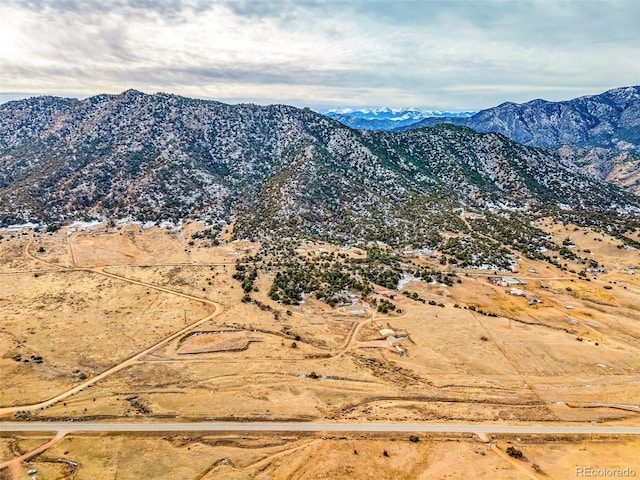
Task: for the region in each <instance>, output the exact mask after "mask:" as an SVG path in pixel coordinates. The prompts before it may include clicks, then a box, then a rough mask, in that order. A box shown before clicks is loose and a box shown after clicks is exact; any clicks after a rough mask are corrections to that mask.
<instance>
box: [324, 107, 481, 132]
mask: <svg viewBox="0 0 640 480" xmlns="http://www.w3.org/2000/svg"><path fill="white" fill-rule="evenodd" d="M318 113H322V114H323V115H326V116H328V117H330V118H333V119H334V120H338V121H339V122H340V123H342V124H344V125H347V126H349V127H351V128H357V129H359V130H395V129H398V128H403V127H410V126H411V125H415V124H416V123H418V122H420V121H421V120H424V119H426V118H439V117H444V118H465V117H470V116H471V115H473V114H474V113H475V112H441V111H433V110H421V109H418V108H388V107H382V108H360V109H352V108H337V109H324V110H318Z"/></svg>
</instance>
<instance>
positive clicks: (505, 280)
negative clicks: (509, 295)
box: [497, 277, 524, 287]
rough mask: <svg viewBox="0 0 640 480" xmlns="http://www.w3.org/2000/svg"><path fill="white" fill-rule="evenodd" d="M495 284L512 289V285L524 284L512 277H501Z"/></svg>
mask: <svg viewBox="0 0 640 480" xmlns="http://www.w3.org/2000/svg"><path fill="white" fill-rule="evenodd" d="M497 284H498V285H499V286H501V287H512V286H513V285H524V282H523V281H522V280H518V279H517V278H513V277H502V278H499V279H498V281H497Z"/></svg>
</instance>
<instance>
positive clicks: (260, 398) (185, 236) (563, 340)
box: [0, 221, 640, 478]
mask: <svg viewBox="0 0 640 480" xmlns="http://www.w3.org/2000/svg"><path fill="white" fill-rule="evenodd" d="M539 226H540V227H541V228H543V229H545V230H547V231H549V232H550V233H552V234H553V236H554V241H555V242H556V243H558V244H561V243H562V241H563V240H564V239H566V238H567V237H568V238H569V239H570V240H571V241H572V242H573V244H575V251H576V252H578V253H579V254H580V255H581V256H589V258H593V259H595V260H597V262H598V264H599V265H600V266H601V267H602V268H603V269H604V271H603V272H594V273H589V274H588V276H587V278H588V280H586V279H581V278H579V277H578V275H577V274H575V273H571V272H570V270H574V271H576V272H577V271H579V270H581V269H582V268H584V265H582V264H581V263H579V262H576V261H571V260H567V261H566V263H567V269H568V270H569V271H561V270H560V269H558V268H556V267H554V266H551V265H549V264H547V263H544V262H541V261H531V260H526V259H523V258H519V259H518V260H517V261H518V269H519V272H518V273H511V274H510V273H506V274H500V273H498V274H497V275H494V274H493V272H488V271H478V270H456V272H457V274H458V277H457V278H459V279H460V283H454V284H453V286H451V287H447V286H444V285H439V284H428V283H425V282H420V281H409V282H408V283H406V284H405V285H404V286H403V289H404V290H406V291H409V292H415V293H416V294H417V295H418V296H419V297H420V298H421V299H423V300H424V302H420V301H416V300H413V299H411V298H408V297H406V296H404V295H402V294H399V293H398V292H392V291H388V290H386V289H378V291H377V293H375V294H374V295H373V297H375V298H378V299H390V300H391V301H393V303H394V304H395V305H397V307H398V308H399V309H400V310H401V311H402V313H390V314H388V315H387V314H382V313H379V312H376V311H375V308H373V309H372V308H369V306H360V305H356V306H355V307H354V308H351V309H349V308H331V307H329V306H328V305H326V304H324V303H321V302H320V301H318V300H316V299H312V298H306V299H305V301H304V302H303V303H302V304H300V305H298V306H285V305H281V304H279V303H276V302H274V301H272V300H271V299H270V298H269V296H268V291H269V288H270V285H271V281H272V278H273V274H272V273H269V274H267V273H260V275H259V276H258V279H257V280H256V282H255V287H256V288H255V289H254V290H256V291H253V292H252V298H253V299H254V300H255V302H254V303H242V302H241V298H242V296H243V294H244V292H243V290H242V286H241V284H240V283H239V282H238V281H237V280H234V279H233V278H232V275H233V274H234V273H235V262H236V260H238V259H240V260H242V259H244V258H245V257H246V256H247V255H253V254H254V253H255V252H258V251H259V249H260V245H258V244H255V243H249V242H233V243H229V244H226V243H225V244H223V245H220V246H216V247H214V246H211V245H208V244H207V243H206V242H205V241H202V240H198V241H196V242H193V241H192V240H191V234H193V233H194V232H195V231H197V230H198V228H201V226H198V225H189V226H186V227H184V228H183V229H176V230H167V229H159V228H151V229H142V228H140V227H138V226H135V225H134V226H121V227H119V229H118V228H112V229H107V228H105V227H102V226H99V227H94V228H93V230H87V231H85V230H83V229H82V228H78V229H76V230H75V231H71V230H69V229H62V230H61V231H59V232H56V233H55V234H53V235H49V234H39V233H34V232H32V231H28V230H25V231H24V232H12V233H11V234H3V236H4V239H3V240H1V241H0V317H1V318H0V378H2V387H3V388H2V389H1V390H0V417H2V420H5V421H9V420H12V419H31V420H54V419H55V420H65V419H76V420H77V419H86V420H90V419H94V420H100V419H115V420H122V421H126V420H127V419H133V418H135V419H137V420H138V421H139V420H140V419H143V420H144V421H150V422H152V421H160V420H163V419H174V420H175V419H179V420H190V421H202V420H211V419H215V420H219V421H222V420H225V421H337V422H340V421H343V422H347V421H348V422H357V421H375V422H424V421H440V422H442V421H458V422H474V421H475V422H477V421H485V422H489V421H491V422H505V423H509V422H511V423H513V422H525V423H527V422H535V423H548V424H563V423H567V424H584V423H589V422H598V423H603V424H612V425H634V426H637V425H639V424H640V421H639V418H640V402H639V401H638V399H639V398H640V342H639V341H638V340H640V272H639V273H638V274H635V275H631V274H629V267H632V266H638V265H639V264H640V255H639V252H638V251H636V250H630V249H624V248H618V244H619V242H618V241H617V240H615V239H613V238H610V237H607V236H605V235H602V234H596V233H594V232H592V231H589V230H588V229H584V228H582V229H577V228H576V227H574V226H571V225H569V226H563V225H559V224H552V223H551V222H549V221H546V222H541V223H540V225H539ZM318 248H323V249H324V250H327V251H330V250H331V251H336V252H339V251H340V249H339V247H337V248H336V247H332V246H330V245H321V246H320V247H318V246H317V245H303V247H301V250H300V252H299V253H302V254H306V253H307V252H309V251H311V250H313V249H315V250H317V249H318ZM349 255H353V256H360V255H362V253H361V252H360V251H359V250H357V249H351V250H350V252H349ZM406 261H407V262H414V263H415V264H416V265H422V266H425V267H428V268H434V269H435V268H440V267H439V264H438V261H437V258H436V257H429V256H424V257H414V258H411V259H407V260H406ZM446 268H447V269H451V268H452V267H451V266H450V265H449V266H447V267H446ZM501 275H508V276H510V277H517V278H518V279H520V280H522V281H523V282H525V283H524V284H523V285H520V286H518V288H520V289H522V290H523V291H524V292H525V294H526V295H527V298H523V297H519V296H514V295H510V294H508V293H507V291H508V290H509V288H507V287H502V286H498V285H497V284H495V282H490V281H489V279H490V278H491V277H496V276H501ZM605 287H607V288H605ZM392 295H393V297H394V298H391V296H392ZM533 297H536V298H538V299H540V302H541V303H537V302H535V303H533V304H529V303H528V301H527V299H531V298H533ZM429 302H431V303H435V305H431V304H429ZM567 307H570V308H567ZM381 331H382V332H385V331H387V333H382V332H381ZM388 332H392V334H390V333H388ZM205 437H207V438H208V440H206V441H205V440H202V441H200V440H197V441H195V440H194V441H193V442H192V441H191V440H189V439H187V438H184V439H182V440H179V441H178V440H175V438H174V439H172V440H162V439H160V438H158V437H157V436H153V435H150V436H138V437H132V438H127V437H126V436H125V435H103V436H99V437H95V436H94V437H90V436H86V437H84V436H81V435H78V436H72V437H69V438H65V439H63V440H61V441H60V442H58V443H57V444H56V445H55V446H54V447H52V448H50V449H48V450H47V451H46V458H53V457H54V456H55V455H62V453H60V452H58V450H59V449H62V452H64V450H68V451H70V452H73V455H75V456H76V458H82V459H83V460H82V464H83V465H84V466H83V467H82V469H78V472H76V474H77V475H78V476H77V478H90V477H92V476H93V478H105V475H106V476H107V477H108V475H113V471H114V470H113V469H114V468H115V469H116V470H118V471H119V472H121V473H118V478H134V477H136V476H147V477H153V478H214V477H215V478H246V477H247V475H248V476H257V478H259V475H263V476H264V478H334V477H335V478H339V476H340V475H342V476H343V477H344V476H347V477H348V476H350V475H352V476H353V475H355V473H354V472H356V471H357V472H358V478H370V476H373V475H374V474H375V473H376V472H378V473H380V472H384V473H383V474H382V475H378V477H379V478H420V476H419V475H424V477H423V478H439V476H442V477H443V478H444V477H445V476H446V475H449V476H448V477H447V478H474V477H473V476H466V477H465V476H463V475H462V474H461V475H460V476H457V477H456V476H451V475H453V473H452V472H451V471H449V472H446V471H445V470H443V469H440V467H442V468H444V466H445V465H446V464H447V463H448V464H449V467H450V466H451V464H455V463H456V460H455V458H456V456H459V457H460V458H465V459H467V461H468V465H469V470H468V471H466V473H467V474H468V475H470V472H472V471H475V469H477V471H478V472H483V473H478V474H477V478H483V475H484V476H487V475H489V476H491V473H490V472H493V475H494V476H493V478H526V477H522V476H518V475H520V474H521V473H522V472H521V468H520V467H519V466H518V464H514V463H513V461H512V460H510V459H509V458H505V456H504V455H500V454H499V452H493V453H491V455H485V456H481V455H479V454H478V453H477V452H476V449H477V448H481V447H478V446H477V445H475V444H473V442H469V441H467V440H465V441H463V442H457V441H455V440H452V439H451V438H448V439H447V440H446V442H445V443H442V442H440V441H439V440H438V441H436V440H432V439H431V440H426V441H424V442H420V443H419V444H413V443H410V442H407V441H406V439H401V440H400V439H396V440H394V442H392V444H393V445H395V446H397V451H395V450H393V448H394V447H393V446H391V447H389V448H388V450H389V453H390V454H391V455H390V457H388V458H387V457H380V458H378V455H377V454H376V453H374V452H377V450H379V449H380V448H381V446H382V445H383V443H384V442H385V441H386V440H385V439H373V438H367V439H365V440H362V439H359V438H355V437H354V438H351V437H350V438H348V439H346V440H340V439H331V440H328V439H324V440H323V439H322V437H320V436H317V435H310V436H308V437H307V436H293V437H292V438H290V439H285V438H284V437H277V436H271V437H270V436H269V435H266V436H257V437H256V439H253V440H251V441H252V442H254V443H250V444H247V445H248V446H247V445H245V444H243V443H242V442H243V441H245V439H243V438H236V437H234V439H233V440H229V439H227V440H223V439H221V437H220V436H216V435H212V436H210V438H209V436H207V435H205ZM176 438H178V437H176ZM26 441H27V440H24V439H23V440H21V442H26ZM44 441H46V439H45V440H43V442H41V443H44ZM581 441H582V440H577V439H572V440H571V441H567V442H566V443H562V445H563V446H562V447H558V449H556V450H553V448H552V446H546V444H545V442H542V441H541V442H540V444H535V442H534V443H533V444H532V445H531V446H530V445H528V446H527V448H531V452H532V453H531V455H532V457H531V458H532V459H533V458H534V457H533V452H537V453H536V455H537V456H536V457H535V460H531V461H529V463H528V465H529V466H530V464H531V463H532V462H533V463H537V464H538V465H540V466H541V468H542V470H543V471H544V472H546V473H547V474H548V475H549V476H550V478H571V477H565V476H563V474H562V472H563V470H557V469H556V470H554V468H555V467H552V466H551V463H552V462H551V460H548V461H547V460H545V459H551V458H555V457H554V455H555V456H562V455H572V456H573V455H575V456H577V457H576V458H578V457H580V455H583V453H581V452H584V450H581V448H591V449H593V451H591V450H589V452H590V454H592V455H593V456H594V457H593V458H602V461H603V462H604V460H606V457H605V456H604V453H603V452H604V444H601V443H597V442H596V443H593V444H591V443H589V444H584V445H583V444H582V443H580V442H581ZM11 442H12V441H8V440H5V439H3V440H2V441H1V442H0V453H2V459H7V456H9V457H10V456H11V455H13V454H15V453H16V452H18V451H24V450H25V448H26V447H20V448H16V446H15V445H16V444H15V442H14V443H11ZM91 442H93V443H91ZM181 442H184V443H181ZM221 442H222V443H221ZM225 442H226V443H225ZM261 442H262V443H261ZM265 442H266V443H265ZM381 442H382V443H381ZM620 442H622V443H620ZM620 442H619V441H618V440H616V441H615V445H617V447H616V448H618V449H619V452H620V453H619V456H620V459H624V458H625V455H627V454H631V453H632V452H636V453H637V447H635V444H631V443H629V442H626V443H625V442H623V441H620ZM36 443H37V442H36ZM90 444H91V445H93V446H91V445H90ZM178 444H180V446H176V445H178ZM223 444H224V445H227V444H228V445H234V446H233V447H228V446H224V448H226V449H228V451H227V450H224V448H223V447H221V445H223ZM25 445H26V444H25ZM184 445H187V446H190V447H192V448H193V449H194V451H201V454H202V455H203V458H202V459H201V460H198V461H195V460H193V459H192V458H191V457H190V455H192V453H194V452H191V451H190V450H188V449H187V450H185V448H183V446H184ZM237 445H242V446H237ZM251 445H253V446H251ZM265 445H266V446H265ZM360 445H363V446H360ZM536 445H537V446H536ZM554 445H556V444H555V443H554ZM585 445H586V447H585ZM153 448H157V449H158V450H157V452H158V453H156V454H154V455H157V456H158V458H159V460H158V462H156V463H154V462H151V461H149V463H148V464H147V465H146V466H145V464H144V462H141V463H136V462H134V461H132V459H131V456H132V455H133V456H137V455H143V453H144V452H145V451H147V450H149V451H150V450H153ZM220 448H223V450H224V452H226V453H220V455H222V456H220V457H217V456H216V455H218V453H215V452H221V451H222V450H220ZM484 448H486V446H485V447H484ZM354 449H357V450H358V451H359V455H358V456H357V457H356V458H357V460H358V462H360V463H359V464H358V466H357V469H356V470H352V469H353V468H356V467H354V465H355V464H354V463H353V460H354V459H353V458H352V457H355V455H354V454H353V450H354ZM383 449H384V447H383ZM563 449H564V450H563ZM634 449H635V450H634ZM164 450H166V452H164V453H165V454H164V456H163V454H162V453H161V452H163V451H164ZM116 451H118V452H120V453H117V454H116V453H114V452H116ZM12 452H13V453H12ZM101 452H102V453H101ZM135 452H139V453H135ZM360 452H362V453H364V455H362V454H361V453H360ZM554 452H555V453H554ZM561 452H566V453H565V454H563V453H561ZM494 453H495V455H494ZM109 454H110V455H111V456H109ZM584 455H586V454H584ZM584 455H583V457H584ZM598 455H601V457H598ZM634 455H636V454H635V453H634ZM305 456H310V457H312V458H315V460H314V462H312V463H311V464H309V465H302V463H300V462H296V461H293V460H292V459H293V458H301V459H302V458H304V457H305ZM160 457H162V459H160ZM414 457H415V459H416V460H415V461H414V460H410V459H411V458H414ZM467 457H468V458H467ZM476 457H477V458H476ZM583 457H580V458H583ZM41 458H45V455H43V456H41V457H39V459H41ZM140 458H142V457H140ZM224 458H229V459H230V460H229V461H228V462H227V461H226V460H225V461H221V462H218V460H220V459H224ZM399 458H405V459H406V461H404V463H402V462H400V460H398V459H399ZM584 458H586V457H584ZM630 458H631V457H630ZM634 458H638V455H636V456H635V457H634ZM211 459H213V460H211ZM216 459H217V460H216ZM329 459H331V460H329ZM425 459H428V460H425ZM527 459H529V454H528V453H527ZM74 461H75V460H74ZM165 461H166V462H170V461H171V462H173V463H175V468H176V469H178V470H173V473H174V475H173V476H170V475H169V473H167V476H166V477H162V476H161V475H160V474H158V475H159V476H156V475H154V474H150V473H147V474H144V473H143V472H144V470H145V469H149V468H156V467H157V468H158V471H159V472H160V471H162V472H169V471H171V470H169V469H168V467H167V468H165V469H163V468H161V465H164V463H163V462H165ZM527 461H528V460H527ZM621 461H622V460H621ZM216 462H218V463H216ZM385 462H386V463H385ZM412 462H413V464H415V469H413V470H412V469H411V468H413V467H411V468H409V466H408V465H409V464H411V463H412ZM425 462H426V463H425ZM545 462H546V463H545ZM45 463H47V462H45ZM49 463H51V462H49ZM574 463H575V462H574ZM592 463H593V462H592ZM151 464H153V467H150V466H149V465H151ZM214 464H215V465H214ZM525 464H526V462H525ZM576 464H577V463H576ZM620 464H622V463H620ZM65 465H66V464H64V465H60V464H59V462H53V463H52V464H51V465H48V464H47V465H44V464H43V465H41V467H39V468H42V471H43V472H45V471H46V472H48V473H47V474H46V476H44V477H43V478H65V477H64V475H67V473H65V472H68V467H69V466H68V465H66V466H65ZM296 465H297V467H296ZM437 465H440V467H436V466H437ZM560 465H562V462H561V463H560ZM567 465H569V464H567ZM567 465H565V466H564V467H562V466H561V467H558V468H569V467H568V466H567ZM571 465H573V464H571ZM610 465H611V462H609V463H606V462H605V463H603V466H610ZM294 467H295V468H294ZM47 468H51V470H47ZM180 468H184V469H185V470H179V469H180ZM296 468H298V469H302V470H296ZM527 468H529V467H527ZM571 468H573V466H572V467H571ZM126 469H129V470H126ZM252 469H255V470H252ZM336 469H337V470H336ZM380 469H382V470H380ZM81 470H82V473H79V472H80V471H81ZM334 470H335V471H334ZM529 470H531V469H530V468H529ZM105 472H107V473H105ZM109 472H111V473H109ZM323 472H324V473H323ZM332 472H333V473H332ZM421 472H422V473H421ZM425 472H426V473H425ZM554 472H555V473H554ZM163 474H164V473H163ZM254 474H255V475H254ZM534 474H535V472H534ZM1 475H5V476H6V475H8V473H7V470H6V469H5V470H1V471H0V478H2V477H1ZM322 475H325V476H322ZM332 475H333V477H332ZM368 475H369V476H368ZM385 475H387V477H385ZM456 475H457V473H456ZM527 475H529V473H527ZM554 475H555V476H554ZM533 478H537V477H533Z"/></svg>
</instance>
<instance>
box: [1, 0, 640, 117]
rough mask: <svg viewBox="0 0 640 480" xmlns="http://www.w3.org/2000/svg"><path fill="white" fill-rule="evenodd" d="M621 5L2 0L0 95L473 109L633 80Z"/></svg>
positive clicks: (630, 31) (635, 39)
mask: <svg viewBox="0 0 640 480" xmlns="http://www.w3.org/2000/svg"><path fill="white" fill-rule="evenodd" d="M637 18H640V4H639V3H636V2H633V1H631V0H629V1H627V2H624V1H610V2H605V1H599V2H586V1H577V0H576V1H557V2H551V1H527V2H525V1H518V2H513V1H511V2H507V1H474V2H466V1H455V2H441V1H400V2H398V1H361V2H355V1H353V2H339V3H338V2H333V1H316V2H286V1H277V2H267V1H253V0H251V1H245V2H241V1H232V2H218V3H210V2H198V1H191V2H179V1H171V0H167V1H159V2H158V1H145V0H130V1H124V0H118V1H111V2H109V1H103V2H90V1H89V2H75V1H73V0H59V1H47V0H39V1H37V0H36V1H9V2H5V3H3V4H2V5H0V41H1V42H2V45H3V48H2V49H0V94H2V93H5V94H7V93H10V92H28V93H54V94H68V95H72V94H73V95H77V94H84V95H89V94H95V93H101V92H112V93H114V92H119V91H122V90H125V89H127V88H137V89H140V90H143V91H146V92H154V91H160V90H161V91H169V92H172V93H178V94H183V95H189V96H199V97H211V98H216V99H219V100H223V101H255V102H260V103H264V102H281V103H293V104H296V105H311V106H319V105H353V106H355V105H395V106H401V105H406V106H421V107H427V108H440V109H478V108H484V107H489V106H492V105H495V104H497V103H501V102H502V101H505V100H512V101H526V100H530V99H532V98H536V97H544V98H548V99H551V100H559V99H564V98H572V97H574V96H577V95H582V94H587V93H598V92H599V91H601V90H604V89H606V88H611V87H615V86H620V85H629V84H636V83H639V82H638V78H640V64H639V63H638V62H636V61H635V57H636V56H637V48H638V46H639V45H640V30H638V29H637V28H636V27H635V25H634V22H635V19H637Z"/></svg>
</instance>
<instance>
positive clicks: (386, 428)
mask: <svg viewBox="0 0 640 480" xmlns="http://www.w3.org/2000/svg"><path fill="white" fill-rule="evenodd" d="M0 432H64V433H67V434H68V433H79V432H391V433H421V432H442V433H476V434H486V433H513V434H523V435H524V434H566V435H590V434H594V435H640V427H615V426H609V427H604V426H597V425H585V426H562V425H501V424H495V425H493V424H446V423H444V424H436V423H433V424H425V423H422V424H420V423H414V424H401V423H295V422H288V423H266V422H265V423H251V422H211V423H205V422H201V423H84V422H2V423H0Z"/></svg>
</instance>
